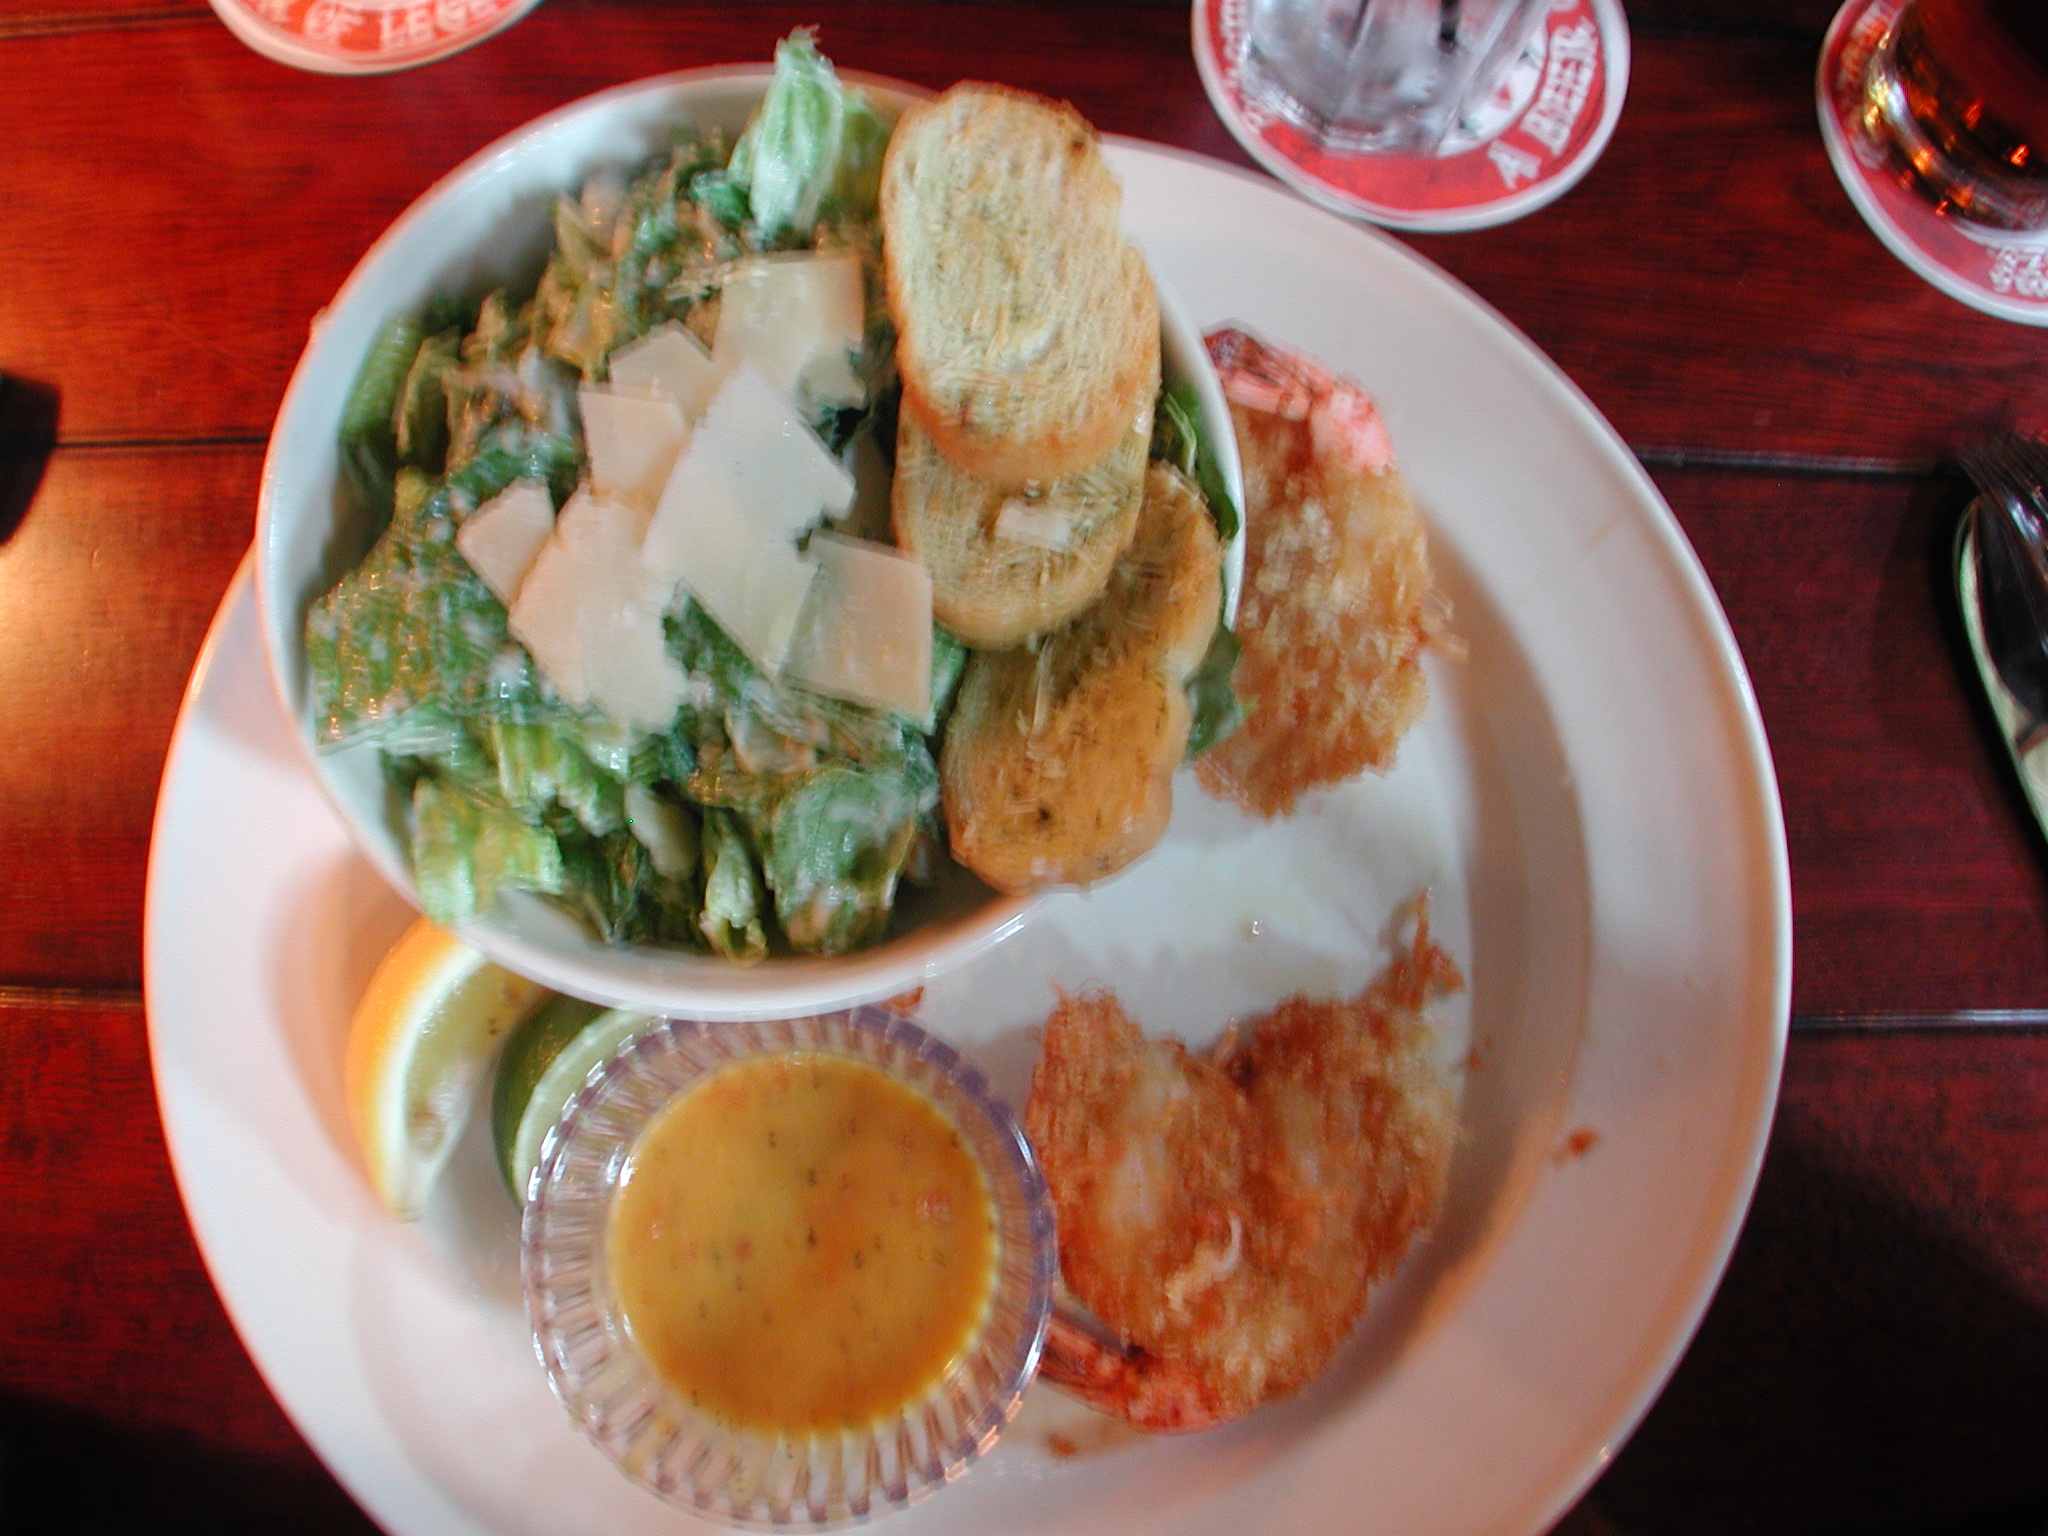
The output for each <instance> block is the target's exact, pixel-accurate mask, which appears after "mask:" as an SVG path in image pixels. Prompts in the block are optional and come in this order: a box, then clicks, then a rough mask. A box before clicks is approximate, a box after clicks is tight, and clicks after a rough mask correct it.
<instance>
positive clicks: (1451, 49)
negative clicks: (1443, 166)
mask: <svg viewBox="0 0 2048 1536" xmlns="http://www.w3.org/2000/svg"><path fill="white" fill-rule="evenodd" d="M1244 3H1245V6H1246V13H1245V14H1246V22H1247V25H1246V28H1245V42H1244V52H1243V55H1242V57H1241V58H1240V60H1239V72H1240V79H1241V81H1242V84H1243V90H1244V94H1245V98H1246V101H1247V103H1249V104H1253V105H1256V106H1257V107H1259V108H1261V109H1263V110H1265V111H1267V112H1270V113H1272V114H1273V115H1274V116H1275V117H1277V118H1279V119H1281V120H1282V121H1284V122H1288V123H1291V124H1293V125H1294V126H1295V127H1297V128H1299V129H1301V130H1302V131H1303V132H1305V133H1308V134H1310V135H1311V136H1312V137H1314V138H1315V140H1316V141H1317V143H1318V144H1320V145H1321V147H1322V148H1324V149H1325V150H1328V151H1331V152H1333V153H1339V154H1367V153H1371V154H1423V155H1427V154H1434V153H1436V152H1437V149H1438V147H1439V146H1440V145H1441V144H1442V143H1443V142H1444V140H1445V138H1446V137H1447V136H1448V135H1449V134H1450V133H1451V132H1452V130H1453V129H1454V128H1455V127H1456V126H1457V123H1458V120H1459V118H1460V117H1461V116H1462V115H1463V114H1464V113H1465V112H1466V111H1468V110H1469V109H1470V108H1471V107H1473V106H1475V105H1477V104H1479V103H1481V102H1483V101H1484V100H1485V99H1486V97H1487V96H1488V94H1489V93H1491V91H1492V90H1493V88H1494V86H1495V85H1496V84H1497V83H1498V82H1499V80H1500V78H1501V76H1502V75H1503V74H1504V73H1505V72H1506V71H1507V69H1508V68H1509V66H1510V65H1512V64H1513V63H1514V61H1515V58H1516V56H1517V55H1518V54H1520V53H1521V51H1522V48H1523V46H1524V45H1525V44H1526V43H1527V42H1528V40H1529V37H1530V35H1531V33H1533V32H1534V31H1535V29H1536V26H1537V25H1538V23H1539V22H1540V21H1541V19H1542V17H1543V14H1544V12H1545V11H1546V10H1548V9H1549V0H1244Z"/></svg>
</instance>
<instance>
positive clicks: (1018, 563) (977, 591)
mask: <svg viewBox="0 0 2048 1536" xmlns="http://www.w3.org/2000/svg"><path fill="white" fill-rule="evenodd" d="M1151 441H1152V412H1151V409H1150V406H1149V404H1148V405H1147V407H1146V408H1145V409H1144V410H1143V411H1141V412H1140V414H1139V417H1138V420H1137V421H1136V422H1134V423H1133V424H1132V430H1130V431H1128V432H1126V433H1125V434H1124V435H1123V436H1122V437H1121V438H1119V439H1118V440H1117V443H1116V446H1115V447H1113V448H1111V449H1110V450H1109V452H1108V454H1107V455H1105V456H1104V457H1103V458H1102V459H1101V460H1100V461H1098V462H1097V463H1094V464H1091V465H1089V466H1088V467H1087V468H1086V469H1084V470H1082V471H1080V473H1078V474H1073V475H1067V476H1065V477H1064V478H1062V479H1059V480H1054V481H1052V482H1051V483H1050V484H1047V485H1045V486H1043V487H1037V486H1034V487H1032V488H1030V489H1028V490H1025V491H1005V490H1002V489H1000V488H998V487H996V486H993V485H991V484H989V482H988V481H986V480H977V479H976V478H975V477H974V476H972V475H970V474H968V473H967V472H966V471H964V470H961V469H958V468H956V467H955V466H954V465H953V463H952V461H951V460H949V459H948V458H947V457H946V456H945V455H944V454H942V453H940V452H939V450H938V446H937V445H936V444H935V443H933V442H932V440H931V437H930V435H929V434H928V433H927V432H926V431H925V430H924V428H922V427H920V426H919V425H918V424H917V422H916V421H915V420H914V419H913V418H912V417H911V415H910V413H909V412H908V411H905V412H903V413H902V414H901V415H900V416H899V417H898V418H897V427H896V477H895V481H894V484H893V486H892V487H891V490H890V509H891V519H892V522H893V524H894V528H895V533H896V546H897V548H899V549H901V550H903V551H904V552H905V553H906V554H910V555H915V556H916V557H917V558H918V559H920V560H922V561H923V562H924V563H925V568H926V569H927V570H929V571H930V572H931V576H932V613H933V614H934V616H935V617H937V619H938V621H939V622H940V623H941V624H943V625H945V626H946V628H948V629H950V630H951V631H952V632H953V633H954V634H956V635H958V636H959V637H960V638H961V639H962V640H964V641H966V642H967V643H968V644H969V645H971V646H979V647H985V648H999V647H1002V646H1008V645H1016V644H1018V643H1020V642H1022V641H1025V640H1028V639H1030V638H1031V637H1032V636H1033V635H1036V634H1040V633H1043V632H1044V631H1045V630H1048V629H1051V628H1053V627H1054V626H1055V625H1058V624H1063V623H1065V622H1066V621H1067V620H1068V619H1071V618H1072V617H1073V616H1074V615H1075V614H1077V613H1079V612H1080V611H1081V610H1082V609H1083V608H1086V607H1087V606H1088V605H1089V604H1090V603H1092V602H1093V601H1095V599H1096V597H1097V596H1098V595H1099V594H1100V593H1101V591H1102V589H1103V586H1104V585H1105V584H1106V583H1107V582H1108V580H1109V572H1110V568H1111V567H1112V566H1114V565H1115V564H1116V557H1117V556H1118V555H1120V554H1122V553H1123V552H1124V548H1125V546H1126V545H1128V544H1129V543H1130V542H1131V534H1132V533H1133V532H1134V531H1135V530H1136V528H1137V526H1138V507H1139V504H1140V503H1141V502H1142V501H1143V500H1144V496H1145V459H1146V455H1147V454H1148V453H1149V452H1150V450H1151Z"/></svg>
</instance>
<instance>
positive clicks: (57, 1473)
mask: <svg viewBox="0 0 2048 1536" xmlns="http://www.w3.org/2000/svg"><path fill="white" fill-rule="evenodd" d="M40 1531H63V1532H65V1533H66V1536H100V1533H108V1536H112V1533H116V1532H118V1533H121V1536H128V1533H131V1532H138V1531H147V1532H150V1533H152V1536H185V1533H191V1536H201V1533H204V1536H220V1533H222V1532H229V1531H289V1532H292V1533H293V1536H327V1533H336V1536H377V1527H376V1526H375V1525H373V1524H372V1523H371V1522H370V1520H369V1518H368V1517H367V1516H366V1515H364V1514H363V1512H362V1511H361V1510H359V1509H357V1508H356V1506H355V1505H354V1504H353V1503H352V1502H351V1501H350V1500H349V1497H348V1495H347V1494H345V1493H343V1492H342V1491H341V1488H340V1487H339V1486H338V1485H337V1484H336V1483H335V1482H334V1480H333V1479H332V1478H331V1477H329V1476H328V1475H327V1473H326V1472H325V1471H323V1470H322V1469H321V1468H320V1467H319V1466H318V1465H317V1464H316V1463H314V1462H312V1461H311V1460H310V1458H308V1459H307V1460H306V1461H303V1462H291V1461H282V1460H273V1459H270V1458H266V1457H257V1456H244V1455H237V1454H234V1453H232V1452H228V1451H222V1450H218V1449H215V1448H211V1447H208V1446H205V1445H203V1444H200V1443H198V1442H196V1441H194V1440H193V1439H192V1438H191V1437H189V1436H186V1435H180V1434H176V1433H173V1432H169V1431H157V1430H149V1429H141V1428H136V1427H134V1426H130V1425H124V1424H116V1423H112V1422H110V1421H108V1420H106V1419H102V1418H99V1417H96V1416H94V1415H91V1414H86V1413H80V1412H78V1411H77V1410H75V1409H71V1408H58V1407H52V1406H50V1405H49V1404H45V1403H38V1402H36V1401H34V1400H33V1399H29V1398H23V1397H19V1396H16V1395H13V1394H0V1532H5V1533H7V1536H31V1533H33V1532H40Z"/></svg>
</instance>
